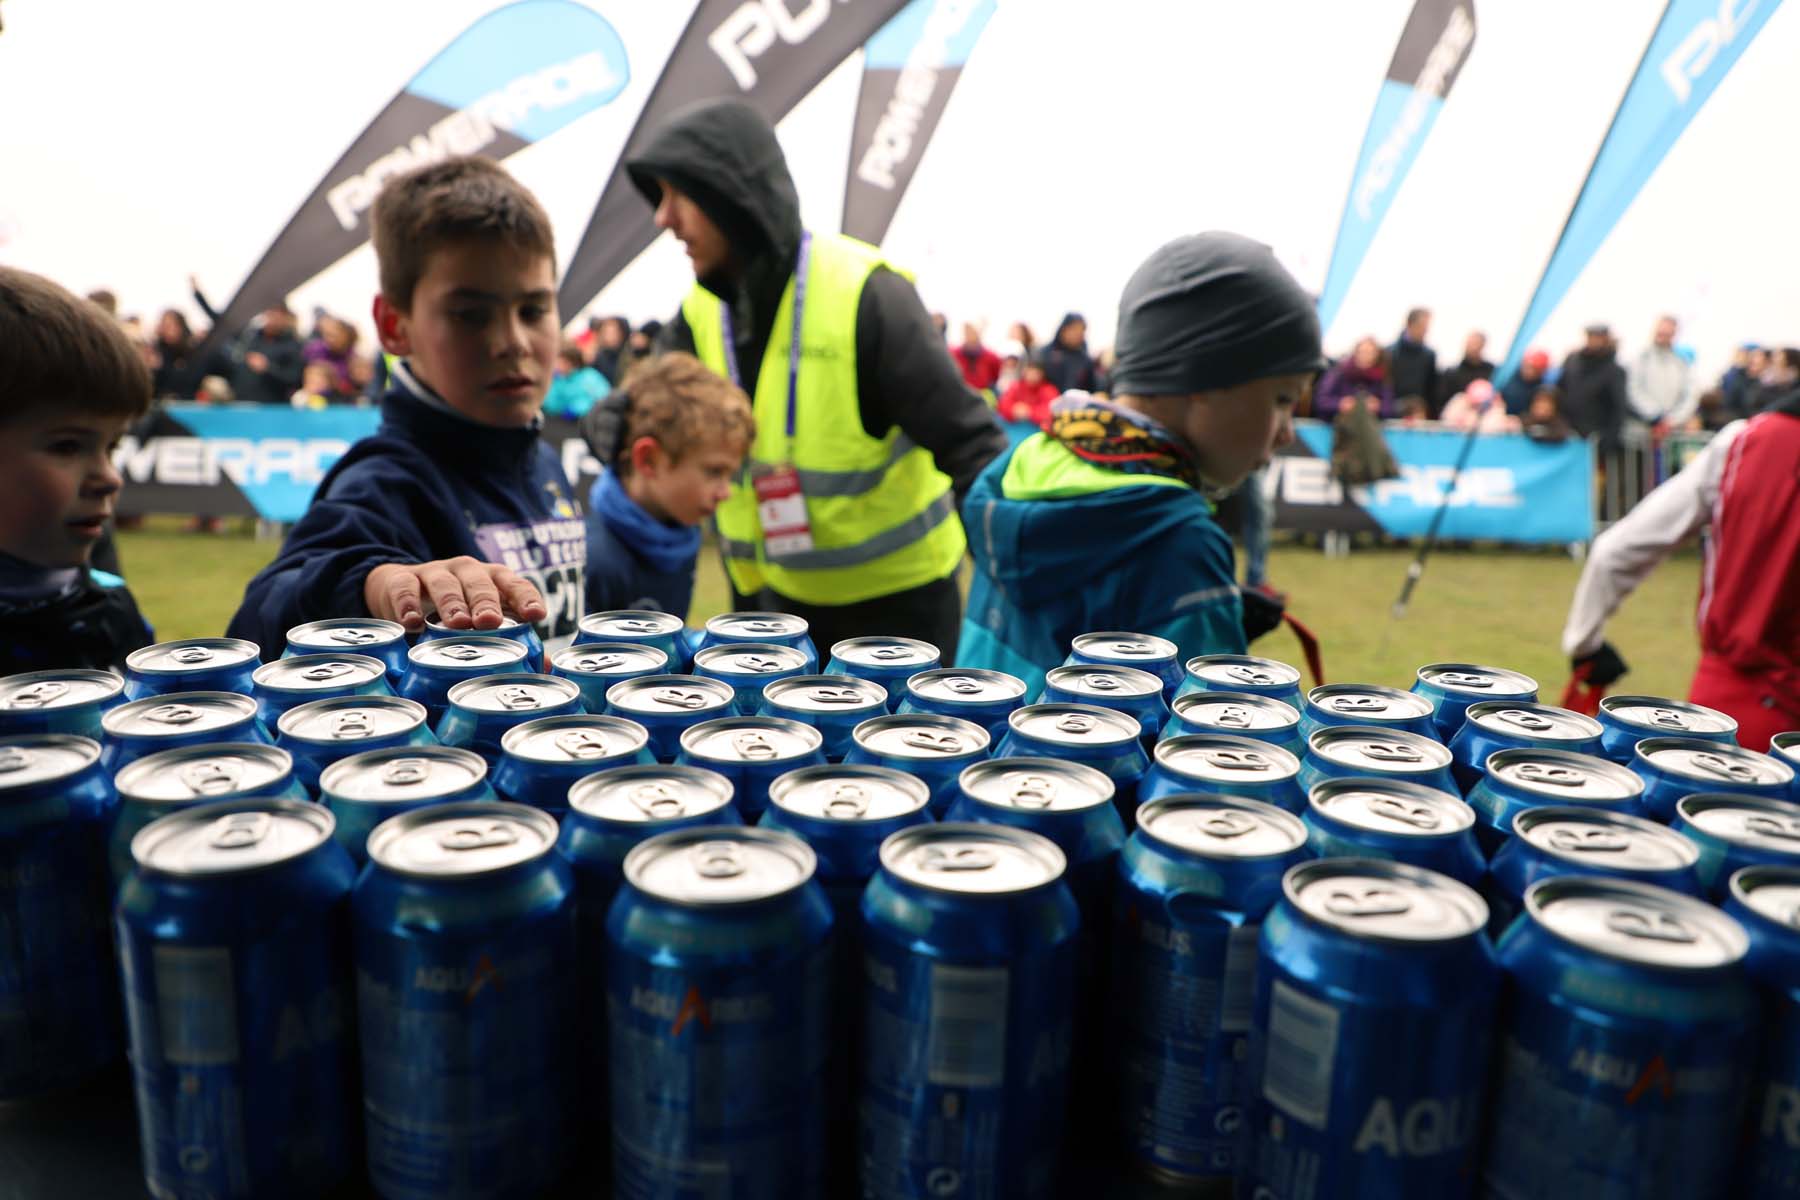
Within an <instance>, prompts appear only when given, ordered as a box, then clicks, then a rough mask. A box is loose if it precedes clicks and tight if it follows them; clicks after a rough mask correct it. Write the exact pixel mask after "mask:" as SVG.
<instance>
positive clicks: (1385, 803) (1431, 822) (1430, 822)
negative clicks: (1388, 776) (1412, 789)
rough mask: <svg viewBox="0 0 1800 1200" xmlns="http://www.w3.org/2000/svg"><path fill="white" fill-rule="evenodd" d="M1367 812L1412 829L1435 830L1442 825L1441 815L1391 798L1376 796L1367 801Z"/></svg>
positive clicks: (1417, 805)
mask: <svg viewBox="0 0 1800 1200" xmlns="http://www.w3.org/2000/svg"><path fill="white" fill-rule="evenodd" d="M1369 811H1370V812H1371V813H1374V814H1375V815H1376V816H1378V817H1385V818H1387V819H1388V820H1390V821H1398V822H1400V823H1401V824H1402V825H1411V826H1412V827H1413V828H1414V829H1436V828H1437V827H1438V826H1439V825H1442V824H1443V823H1444V817H1443V814H1441V813H1439V812H1438V811H1437V810H1436V809H1434V808H1432V807H1430V806H1429V805H1425V804H1410V803H1408V802H1407V801H1405V800H1399V799H1396V798H1394V797H1393V796H1377V797H1375V798H1374V799H1373V800H1370V801H1369Z"/></svg>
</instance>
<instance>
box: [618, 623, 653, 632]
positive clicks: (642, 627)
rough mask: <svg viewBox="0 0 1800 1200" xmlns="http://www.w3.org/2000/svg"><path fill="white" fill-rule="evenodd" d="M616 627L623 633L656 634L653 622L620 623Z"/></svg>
mask: <svg viewBox="0 0 1800 1200" xmlns="http://www.w3.org/2000/svg"><path fill="white" fill-rule="evenodd" d="M618 627H619V629H620V630H622V631H623V632H625V633H645V634H653V633H655V632H656V622H654V621H638V620H630V621H620V622H619V623H618Z"/></svg>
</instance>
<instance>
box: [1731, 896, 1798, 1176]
mask: <svg viewBox="0 0 1800 1200" xmlns="http://www.w3.org/2000/svg"><path fill="white" fill-rule="evenodd" d="M1725 912H1726V914H1727V915H1729V916H1731V917H1732V918H1734V919H1735V920H1736V921H1737V922H1738V923H1739V924H1740V925H1742V926H1743V927H1744V932H1745V933H1746V934H1747V935H1748V936H1749V938H1750V951H1749V953H1748V955H1746V956H1745V959H1744V964H1745V966H1746V967H1747V968H1748V969H1749V972H1750V978H1751V980H1752V982H1754V983H1755V985H1756V987H1757V988H1758V990H1759V991H1761V993H1762V998H1763V1012H1764V1015H1765V1024H1764V1027H1763V1038H1762V1052H1761V1054H1760V1055H1759V1056H1758V1058H1757V1067H1756V1082H1755V1084H1754V1085H1753V1086H1752V1087H1751V1089H1750V1111H1749V1113H1748V1114H1747V1117H1748V1120H1747V1125H1748V1127H1749V1130H1750V1133H1751V1136H1752V1137H1753V1139H1754V1140H1753V1141H1752V1142H1751V1145H1750V1148H1749V1150H1748V1152H1747V1153H1745V1154H1744V1155H1742V1156H1741V1158H1740V1161H1739V1170H1738V1177H1737V1178H1738V1189H1737V1191H1735V1192H1734V1193H1732V1194H1733V1195H1734V1196H1737V1197H1740V1200H1791V1198H1792V1197H1793V1196H1795V1195H1796V1194H1800V868H1795V867H1746V868H1745V869H1744V870H1742V871H1739V872H1738V873H1737V874H1735V875H1733V876H1732V877H1731V891H1730V894H1729V895H1728V896H1727V897H1726V899H1725Z"/></svg>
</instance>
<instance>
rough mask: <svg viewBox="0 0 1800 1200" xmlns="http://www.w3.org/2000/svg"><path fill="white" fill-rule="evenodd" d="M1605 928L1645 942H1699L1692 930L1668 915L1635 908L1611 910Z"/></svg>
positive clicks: (1689, 943) (1687, 943)
mask: <svg viewBox="0 0 1800 1200" xmlns="http://www.w3.org/2000/svg"><path fill="white" fill-rule="evenodd" d="M1606 927H1607V928H1608V929H1610V930H1612V932H1614V933H1617V934H1621V935H1623V936H1625V937H1629V938H1637V939H1639V940H1640V941H1646V942H1676V943H1679V944H1681V945H1691V944H1692V943H1694V942H1697V941H1699V940H1700V939H1699V937H1698V936H1696V935H1695V933H1694V931H1693V930H1691V929H1689V928H1688V927H1687V926H1686V925H1683V924H1682V923H1681V922H1680V921H1679V920H1678V919H1676V918H1675V917H1672V916H1670V915H1669V914H1668V913H1650V912H1644V911H1643V910H1641V909H1636V908H1615V909H1613V910H1612V911H1611V912H1609V913H1607V914H1606Z"/></svg>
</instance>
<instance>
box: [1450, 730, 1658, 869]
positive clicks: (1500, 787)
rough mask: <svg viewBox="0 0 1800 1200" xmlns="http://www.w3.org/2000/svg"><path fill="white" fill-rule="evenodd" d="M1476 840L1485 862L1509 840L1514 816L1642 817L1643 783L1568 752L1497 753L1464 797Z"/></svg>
mask: <svg viewBox="0 0 1800 1200" xmlns="http://www.w3.org/2000/svg"><path fill="white" fill-rule="evenodd" d="M1468 800H1469V807H1470V808H1472V809H1474V810H1475V840H1476V841H1478V842H1480V843H1481V848H1482V850H1483V851H1485V852H1486V853H1487V855H1488V857H1489V858H1492V857H1493V855H1494V853H1495V852H1496V851H1497V850H1499V849H1500V847H1501V845H1502V844H1503V843H1504V842H1505V841H1506V839H1507V838H1509V837H1511V836H1512V827H1513V818H1514V817H1516V816H1518V814H1519V813H1521V812H1523V811H1525V810H1526V809H1528V808H1540V807H1542V806H1543V805H1546V804H1554V805H1558V806H1561V805H1567V804H1579V805H1582V806H1583V807H1587V806H1593V807H1597V808H1604V809H1606V810H1608V811H1610V812H1618V813H1624V814H1625V815H1626V816H1630V817H1641V816H1643V815H1644V803H1643V802H1644V781H1643V780H1641V779H1639V778H1638V777H1637V776H1636V775H1633V774H1632V773H1631V772H1630V771H1627V770H1626V769H1625V768H1624V767H1621V766H1620V765H1619V764H1618V763H1613V762H1608V761H1607V760H1606V759H1604V758H1595V757H1594V756H1593V755H1591V754H1576V753H1574V752H1573V751H1569V750H1498V751H1495V752H1494V753H1493V754H1490V755H1489V756H1488V761H1487V774H1485V775H1484V776H1482V779H1481V782H1480V783H1477V784H1476V785H1475V787H1474V790H1472V791H1471V792H1470V793H1469V796H1468Z"/></svg>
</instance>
